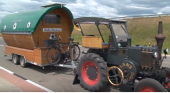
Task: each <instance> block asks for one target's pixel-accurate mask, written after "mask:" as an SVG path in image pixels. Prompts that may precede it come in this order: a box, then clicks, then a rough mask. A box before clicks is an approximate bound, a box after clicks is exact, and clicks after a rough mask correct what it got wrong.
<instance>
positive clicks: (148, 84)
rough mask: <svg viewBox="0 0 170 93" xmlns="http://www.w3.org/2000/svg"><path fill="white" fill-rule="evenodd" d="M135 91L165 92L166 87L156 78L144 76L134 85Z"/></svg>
mask: <svg viewBox="0 0 170 93" xmlns="http://www.w3.org/2000/svg"><path fill="white" fill-rule="evenodd" d="M134 91H135V92H167V91H166V89H165V88H164V87H163V86H162V85H161V84H160V83H159V82H158V81H156V80H154V79H151V78H146V79H142V80H140V81H139V82H138V83H137V84H136V85H135V89H134Z"/></svg>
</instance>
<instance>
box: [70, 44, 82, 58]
mask: <svg viewBox="0 0 170 93" xmlns="http://www.w3.org/2000/svg"><path fill="white" fill-rule="evenodd" d="M72 47H73V60H74V61H77V60H78V58H79V57H80V47H79V46H78V45H76V44H74V45H72ZM70 53H71V55H70V56H71V58H72V50H71V52H70Z"/></svg>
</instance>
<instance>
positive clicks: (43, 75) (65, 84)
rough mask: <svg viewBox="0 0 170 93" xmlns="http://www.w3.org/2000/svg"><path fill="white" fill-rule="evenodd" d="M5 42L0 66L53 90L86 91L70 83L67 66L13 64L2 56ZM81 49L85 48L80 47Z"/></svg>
mask: <svg viewBox="0 0 170 93" xmlns="http://www.w3.org/2000/svg"><path fill="white" fill-rule="evenodd" d="M5 46H6V44H5V42H4V41H3V39H2V38H0V59H1V60H0V66H1V67H4V68H6V69H8V70H10V71H12V72H15V73H17V74H18V75H20V76H22V77H24V78H27V79H29V80H31V81H33V82H35V83H37V84H39V85H41V86H43V87H46V88H48V89H50V90H52V91H54V92H87V90H84V89H83V88H81V87H80V85H79V84H78V85H72V82H73V79H74V75H73V74H72V72H71V70H70V69H67V68H61V67H58V68H54V67H53V68H52V69H51V67H45V69H42V68H41V67H38V66H34V65H30V66H29V67H27V68H22V67H21V66H20V65H14V64H13V63H12V61H11V58H10V57H4V51H5ZM81 50H86V49H85V48H82V47H81ZM169 62H170V57H168V58H167V59H165V62H164V63H163V65H164V66H168V67H169V66H170V63H169ZM104 91H105V92H131V91H132V90H131V86H130V85H122V86H120V87H119V88H117V87H113V86H109V85H108V87H107V88H106V89H104Z"/></svg>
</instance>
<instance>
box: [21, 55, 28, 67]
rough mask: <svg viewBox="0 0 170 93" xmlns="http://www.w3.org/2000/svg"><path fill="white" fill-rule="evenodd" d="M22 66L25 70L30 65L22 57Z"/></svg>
mask: <svg viewBox="0 0 170 93" xmlns="http://www.w3.org/2000/svg"><path fill="white" fill-rule="evenodd" d="M20 65H21V67H23V68H25V67H27V65H28V63H26V59H25V58H24V56H21V57H20Z"/></svg>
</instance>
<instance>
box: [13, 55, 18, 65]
mask: <svg viewBox="0 0 170 93" xmlns="http://www.w3.org/2000/svg"><path fill="white" fill-rule="evenodd" d="M12 62H13V63H14V64H15V65H18V64H19V56H18V55H16V54H13V55H12Z"/></svg>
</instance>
